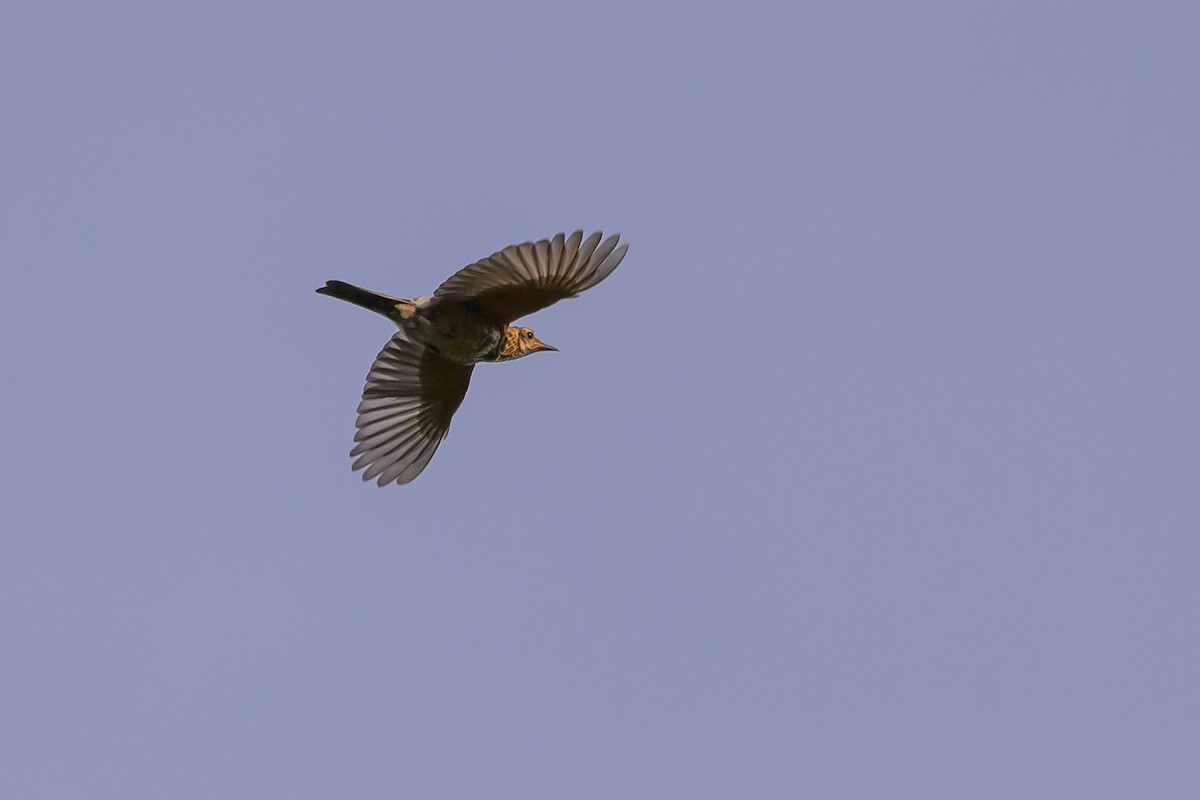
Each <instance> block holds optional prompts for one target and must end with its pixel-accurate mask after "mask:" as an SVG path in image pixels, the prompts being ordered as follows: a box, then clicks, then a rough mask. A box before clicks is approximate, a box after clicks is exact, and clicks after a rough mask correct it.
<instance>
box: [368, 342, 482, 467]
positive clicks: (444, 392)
mask: <svg viewBox="0 0 1200 800" xmlns="http://www.w3.org/2000/svg"><path fill="white" fill-rule="evenodd" d="M472 369H473V367H472V366H471V365H469V364H456V363H454V362H453V361H447V360H446V359H444V358H442V357H441V356H439V355H437V354H436V353H434V352H433V351H431V350H429V349H428V348H427V347H425V346H424V345H422V344H418V343H416V342H413V341H409V340H408V339H407V338H405V336H404V332H403V331H398V332H397V333H396V334H395V335H394V336H393V337H392V339H391V341H389V342H388V343H387V345H386V346H385V347H384V348H383V350H381V351H380V353H379V356H378V357H376V359H375V363H374V364H372V365H371V371H370V372H369V373H367V385H366V386H365V387H364V388H363V395H362V402H361V403H359V406H358V419H357V420H356V421H355V423H354V425H355V427H356V428H358V431H357V432H356V433H355V434H354V441H356V442H358V444H356V445H355V446H354V449H353V450H351V451H350V455H351V457H353V456H358V460H356V461H355V462H354V465H353V467H352V468H353V469H356V470H357V469H362V468H363V467H366V468H367V471H366V472H364V473H363V480H364V481H369V480H371V479H372V478H375V477H378V478H379V485H380V486H383V485H385V484H387V483H391V482H392V481H395V482H396V483H408V482H409V481H411V480H412V479H413V478H415V477H417V476H418V475H420V474H421V470H423V469H425V465H426V464H428V463H429V459H431V458H433V454H434V453H435V452H437V449H438V445H439V444H441V443H442V439H443V438H445V436H446V432H447V431H449V430H450V418H451V417H452V416H454V412H455V411H457V410H458V407H459V405H460V404H461V403H462V401H463V397H465V396H466V394H467V385H468V384H469V383H470V381H471V370H472Z"/></svg>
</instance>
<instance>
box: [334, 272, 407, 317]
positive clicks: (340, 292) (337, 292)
mask: <svg viewBox="0 0 1200 800" xmlns="http://www.w3.org/2000/svg"><path fill="white" fill-rule="evenodd" d="M317 294H327V295H329V296H330V297H336V298H337V299H338V300H345V301H346V302H347V303H353V304H354V305H356V306H362V307H363V308H365V309H368V310H370V311H374V312H375V313H377V314H383V315H384V316H385V317H396V316H397V315H399V314H400V313H402V312H401V309H400V308H399V307H401V306H411V305H412V303H411V302H410V301H408V300H401V299H400V298H399V297H389V296H388V295H386V294H379V292H372V291H371V290H370V289H360V288H359V287H357V286H353V285H351V284H349V283H343V282H342V281H326V282H325V285H324V286H322V287H321V288H320V289H317Z"/></svg>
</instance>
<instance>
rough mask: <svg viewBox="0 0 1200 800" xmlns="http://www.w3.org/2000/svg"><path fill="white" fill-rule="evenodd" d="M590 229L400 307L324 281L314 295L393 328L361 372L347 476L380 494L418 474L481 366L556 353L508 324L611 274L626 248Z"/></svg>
mask: <svg viewBox="0 0 1200 800" xmlns="http://www.w3.org/2000/svg"><path fill="white" fill-rule="evenodd" d="M601 237H602V234H601V233H600V231H596V232H595V233H593V234H592V235H591V236H589V237H588V238H587V239H584V238H583V231H575V232H574V233H572V234H571V235H570V236H566V235H564V234H561V233H560V234H558V235H557V236H555V237H554V238H552V239H542V240H541V241H539V242H526V243H524V244H514V245H512V246H510V247H506V248H504V249H503V250H501V251H500V252H498V253H495V254H493V255H491V256H489V257H488V258H485V259H483V260H482V261H477V262H475V263H474V264H470V265H469V266H466V267H463V268H462V269H460V270H459V271H458V272H456V273H454V274H453V275H451V276H450V277H449V278H448V279H447V280H446V281H445V282H444V283H443V284H442V285H441V286H439V287H438V288H437V290H436V291H434V293H433V296H431V297H414V298H412V299H411V300H405V299H401V298H398V297H389V296H388V295H385V294H379V293H377V292H372V291H369V290H367V289H360V288H359V287H357V286H351V285H350V284H348V283H343V282H342V281H327V282H326V284H325V285H324V286H322V287H321V288H319V289H317V293H318V294H327V295H329V296H331V297H336V298H338V299H339V300H345V301H347V302H350V303H353V304H355V305H356V306H362V307H363V308H366V309H369V310H371V311H374V312H376V313H379V314H382V315H384V316H385V317H387V318H388V319H390V320H391V321H392V322H394V323H395V324H396V327H397V328H399V330H398V331H397V332H396V333H395V334H394V335H393V336H392V338H391V341H389V342H388V343H387V344H386V345H385V346H384V348H383V350H381V351H380V353H379V355H378V356H377V357H376V358H375V363H374V364H372V365H371V371H370V372H368V373H367V384H366V386H365V387H363V393H362V402H361V403H359V405H358V419H357V420H356V421H355V423H354V425H355V427H356V428H357V429H358V430H357V432H356V433H355V434H354V441H355V446H354V449H353V450H351V451H350V457H351V458H355V459H356V460H355V462H354V464H353V465H352V466H351V469H355V470H358V469H363V468H364V467H365V468H366V471H365V472H363V476H362V477H363V480H364V481H369V480H372V479H376V478H377V479H378V483H379V485H380V486H384V485H386V484H389V483H391V482H392V481H395V482H396V483H401V484H403V483H408V482H409V481H411V480H413V479H414V478H416V477H417V476H418V475H420V474H421V470H423V469H425V466H426V465H427V464H428V463H429V460H430V459H431V458H433V454H434V453H435V452H437V449H438V445H440V444H441V443H442V439H443V438H445V436H446V433H447V431H449V430H450V418H451V417H452V416H454V412H455V411H457V410H458V407H459V405H460V404H461V403H462V401H463V398H464V397H465V396H466V394H467V385H468V383H470V380H471V371H472V370H473V369H474V368H475V365H476V364H477V363H479V362H481V361H512V360H514V359H517V358H523V357H524V356H527V355H529V354H530V353H537V352H540V351H542V350H557V349H558V348H556V347H552V346H550V345H548V344H546V343H545V342H543V341H541V340H540V339H538V337H537V336H536V335H535V334H534V332H533V331H532V330H530V329H529V328H524V327H518V326H513V325H512V324H511V323H512V322H514V321H516V320H518V319H520V318H521V317H524V316H525V315H526V314H532V313H533V312H534V311H538V310H539V309H543V308H546V307H547V306H550V305H553V304H554V303H557V302H558V301H559V300H563V299H565V298H568V297H575V296H577V295H578V294H579V293H580V292H582V291H583V290H584V289H590V288H592V287H593V286H595V285H596V284H598V283H600V281H602V280H604V279H605V278H607V277H608V276H609V274H610V273H612V271H613V270H614V269H616V268H617V265H618V264H620V263H621V259H622V258H624V257H625V251H626V250H627V249H628V248H629V245H627V244H623V245H621V246H620V247H618V246H617V240H618V239H619V238H620V237H619V236H618V235H616V234H614V235H612V236H610V237H608V238H607V239H604V241H603V242H601Z"/></svg>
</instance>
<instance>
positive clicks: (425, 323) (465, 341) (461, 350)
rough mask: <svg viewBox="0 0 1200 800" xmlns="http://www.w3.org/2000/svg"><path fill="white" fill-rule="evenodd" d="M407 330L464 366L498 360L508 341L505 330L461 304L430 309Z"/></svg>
mask: <svg viewBox="0 0 1200 800" xmlns="http://www.w3.org/2000/svg"><path fill="white" fill-rule="evenodd" d="M403 327H404V329H405V331H406V332H407V333H408V334H409V336H411V337H412V338H413V339H416V340H417V341H419V342H421V343H422V344H424V345H425V346H426V347H428V348H430V349H431V350H433V351H434V352H436V353H437V354H438V355H440V356H441V357H442V358H445V359H447V360H448V361H455V362H458V363H460V364H475V363H478V362H480V361H493V360H495V358H496V355H497V354H498V353H499V352H500V347H501V345H502V343H503V339H504V329H503V328H502V327H499V326H496V325H494V324H492V323H490V322H488V321H486V320H484V319H481V318H480V317H479V315H477V314H473V313H471V312H470V311H469V310H468V309H465V308H463V307H462V306H460V305H457V304H454V305H436V306H426V307H425V308H422V309H420V310H419V311H418V313H417V314H415V315H414V316H413V318H412V319H411V320H406V321H405V322H404V323H403Z"/></svg>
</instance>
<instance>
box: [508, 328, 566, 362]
mask: <svg viewBox="0 0 1200 800" xmlns="http://www.w3.org/2000/svg"><path fill="white" fill-rule="evenodd" d="M540 350H558V348H557V347H555V346H553V345H549V344H546V343H545V342H543V341H542V340H540V339H538V337H537V334H535V333H534V332H533V330H532V329H531V328H518V327H513V328H506V329H505V330H504V346H503V347H502V348H501V349H500V358H499V359H498V360H499V361H512V360H513V359H514V358H521V357H522V356H527V355H529V354H530V353H536V352H538V351H540Z"/></svg>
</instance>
